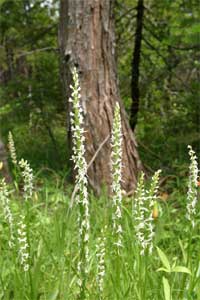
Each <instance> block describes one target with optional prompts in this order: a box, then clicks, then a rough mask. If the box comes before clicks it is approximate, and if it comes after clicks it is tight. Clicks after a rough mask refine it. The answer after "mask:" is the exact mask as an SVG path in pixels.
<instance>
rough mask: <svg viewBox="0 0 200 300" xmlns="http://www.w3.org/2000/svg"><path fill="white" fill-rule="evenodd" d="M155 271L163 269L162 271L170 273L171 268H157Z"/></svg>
mask: <svg viewBox="0 0 200 300" xmlns="http://www.w3.org/2000/svg"><path fill="white" fill-rule="evenodd" d="M156 271H157V272H161V271H163V272H166V273H171V270H168V269H166V268H159V269H158V270H156Z"/></svg>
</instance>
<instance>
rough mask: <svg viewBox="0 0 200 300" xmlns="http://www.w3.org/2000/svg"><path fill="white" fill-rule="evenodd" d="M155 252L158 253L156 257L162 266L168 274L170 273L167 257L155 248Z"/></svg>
mask: <svg viewBox="0 0 200 300" xmlns="http://www.w3.org/2000/svg"><path fill="white" fill-rule="evenodd" d="M157 251H158V255H159V257H160V259H161V261H162V263H163V266H164V267H165V268H166V269H167V270H168V272H171V267H170V263H169V260H168V258H167V256H166V255H165V253H164V252H163V251H162V250H161V249H160V248H158V247H157Z"/></svg>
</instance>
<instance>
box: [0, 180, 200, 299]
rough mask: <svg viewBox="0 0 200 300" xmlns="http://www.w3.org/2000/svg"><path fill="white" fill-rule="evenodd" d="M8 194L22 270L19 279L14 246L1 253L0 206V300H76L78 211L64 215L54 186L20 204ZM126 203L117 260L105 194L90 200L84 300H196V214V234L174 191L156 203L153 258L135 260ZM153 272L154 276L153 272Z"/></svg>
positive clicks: (3, 225)
mask: <svg viewBox="0 0 200 300" xmlns="http://www.w3.org/2000/svg"><path fill="white" fill-rule="evenodd" d="M10 190H11V194H10V199H11V209H12V212H13V215H14V229H15V232H14V234H15V237H16V241H17V227H18V225H17V224H18V222H19V220H20V215H22V214H25V215H26V225H27V228H28V229H27V231H28V240H29V244H30V249H29V251H30V260H29V263H30V270H29V271H28V272H24V271H23V268H22V267H21V265H20V260H19V254H18V244H17V242H16V245H15V247H14V248H13V249H12V250H11V249H10V248H9V246H8V242H9V228H8V224H7V222H6V221H5V217H4V214H3V207H2V203H0V299H1V300H11V299H13V300H25V299H26V300H56V299H57V300H61V299H62V300H63V299H70V300H73V299H77V295H78V287H77V263H78V229H77V210H78V208H77V207H76V205H75V206H74V207H73V208H72V209H70V208H69V202H70V195H71V192H70V189H68V190H66V188H64V187H63V186H62V184H61V185H60V184H59V182H57V184H56V185H55V186H54V185H53V183H52V182H51V183H50V184H48V181H47V182H46V183H43V185H42V186H40V187H38V188H37V191H35V192H34V196H33V198H32V199H31V200H30V202H29V203H28V205H25V203H24V200H23V197H22V195H21V192H19V191H18V192H16V191H15V190H14V187H10ZM132 201H133V199H131V198H124V199H123V244H124V247H123V249H122V251H121V255H120V256H117V255H115V253H114V251H113V236H112V218H111V211H112V209H111V201H110V199H109V198H108V196H107V195H106V194H104V195H102V196H101V197H99V198H98V199H97V198H96V197H95V196H94V195H93V194H90V210H91V218H90V219H91V230H90V234H91V235H90V244H89V248H90V270H89V274H88V278H87V293H88V296H87V297H88V299H90V300H93V299H94V300H96V299H112V300H115V299H116V300H118V299H127V300H129V299H130V300H134V299H135V300H149V299H152V300H160V299H165V300H171V299H173V300H179V299H180V300H184V299H185V300H199V299H200V279H199V276H200V234H199V233H200V232H199V228H200V227H199V225H200V213H198V214H197V219H196V223H197V226H196V228H195V229H191V227H190V224H189V223H188V221H187V220H186V218H185V213H186V209H185V205H186V195H184V194H181V192H179V191H178V190H177V191H174V192H173V193H172V194H171V197H169V199H168V200H167V201H165V202H164V201H161V200H160V201H159V206H160V215H159V217H158V219H156V220H154V223H155V230H156V235H155V239H154V250H153V253H152V255H145V256H141V255H140V253H139V249H138V245H137V241H136V238H135V234H134V223H133V218H132ZM198 208H199V204H198ZM198 211H199V210H198ZM105 225H107V226H108V228H107V230H106V233H105V235H106V256H105V266H106V275H105V281H104V291H103V296H102V297H101V295H100V293H99V292H98V288H97V284H96V271H97V257H96V242H97V238H98V237H99V235H100V231H101V229H102V228H103V227H104V226H105ZM156 247H159V249H161V250H162V251H163V252H164V253H165V254H166V256H167V259H168V261H169V264H170V268H171V269H170V270H164V267H165V266H164V265H163V262H162V260H161V258H162V257H160V256H159V255H158V251H159V250H158V251H157V249H156ZM175 265H176V266H185V267H188V268H189V270H190V271H191V275H189V274H186V273H180V272H173V268H174V266H175ZM159 268H162V269H161V270H160V271H159V270H158V269H159ZM163 278H164V279H163ZM166 282H167V283H166ZM168 284H169V286H170V295H168V292H169V290H167V289H169V286H168ZM164 286H165V294H164ZM167 297H169V298H167Z"/></svg>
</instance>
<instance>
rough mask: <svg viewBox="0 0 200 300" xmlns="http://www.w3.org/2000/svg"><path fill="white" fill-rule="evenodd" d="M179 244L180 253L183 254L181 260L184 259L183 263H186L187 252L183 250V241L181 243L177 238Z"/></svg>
mask: <svg viewBox="0 0 200 300" xmlns="http://www.w3.org/2000/svg"><path fill="white" fill-rule="evenodd" d="M179 245H180V247H181V252H182V254H183V260H184V263H185V264H186V263H187V253H186V251H185V249H184V246H183V243H182V241H181V240H179Z"/></svg>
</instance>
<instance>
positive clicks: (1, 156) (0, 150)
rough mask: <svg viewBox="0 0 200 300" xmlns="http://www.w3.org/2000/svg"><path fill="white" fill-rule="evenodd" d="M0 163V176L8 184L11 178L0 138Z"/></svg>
mask: <svg viewBox="0 0 200 300" xmlns="http://www.w3.org/2000/svg"><path fill="white" fill-rule="evenodd" d="M0 162H1V163H3V165H2V168H1V170H0V174H1V175H2V176H3V177H4V178H5V180H6V182H7V183H10V182H11V181H12V178H11V175H10V172H9V168H8V163H7V152H6V149H5V146H4V143H3V141H2V140H1V137H0Z"/></svg>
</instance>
